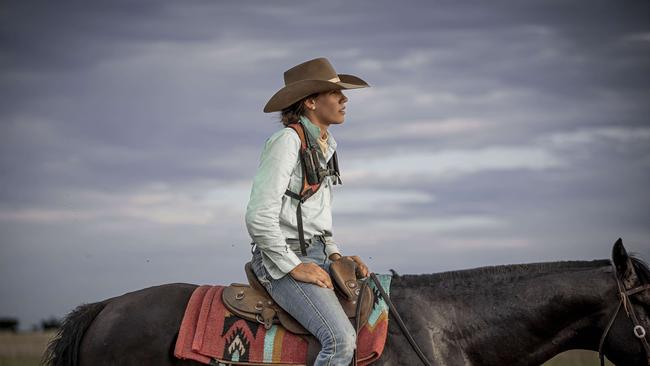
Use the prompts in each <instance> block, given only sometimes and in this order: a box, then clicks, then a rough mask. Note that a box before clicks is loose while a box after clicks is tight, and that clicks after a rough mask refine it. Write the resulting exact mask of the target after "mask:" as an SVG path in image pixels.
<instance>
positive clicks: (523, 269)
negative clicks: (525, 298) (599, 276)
mask: <svg viewBox="0 0 650 366" xmlns="http://www.w3.org/2000/svg"><path fill="white" fill-rule="evenodd" d="M609 265H610V262H609V260H608V259H595V260H592V261H558V262H539V263H524V264H505V265H496V266H484V267H478V268H471V269H463V270H457V271H446V272H439V273H427V274H404V275H399V274H397V272H395V271H394V270H392V269H391V272H392V273H393V276H396V277H397V278H401V279H404V280H412V283H413V284H414V285H416V286H417V285H418V284H430V283H431V282H440V281H442V282H450V281H465V280H468V279H473V278H480V277H495V276H498V277H502V276H517V275H521V276H530V275H536V274H549V273H551V272H559V271H564V272H565V271H567V270H576V271H578V270H585V269H592V268H598V267H603V266H609ZM646 270H647V266H646ZM649 273H650V272H649Z"/></svg>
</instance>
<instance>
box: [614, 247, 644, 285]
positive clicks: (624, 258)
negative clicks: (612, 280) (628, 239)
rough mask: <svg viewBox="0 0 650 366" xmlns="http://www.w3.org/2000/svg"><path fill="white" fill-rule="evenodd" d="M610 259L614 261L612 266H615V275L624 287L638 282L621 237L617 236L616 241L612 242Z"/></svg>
mask: <svg viewBox="0 0 650 366" xmlns="http://www.w3.org/2000/svg"><path fill="white" fill-rule="evenodd" d="M612 261H614V266H615V267H616V275H617V276H618V278H620V279H621V281H623V283H624V284H625V287H626V288H630V287H633V286H637V285H638V284H639V282H638V281H639V278H638V277H637V275H636V273H635V272H634V266H633V265H632V260H631V259H630V257H629V256H628V255H627V251H626V250H625V247H624V246H623V240H621V238H618V240H617V241H616V243H614V248H613V249H612Z"/></svg>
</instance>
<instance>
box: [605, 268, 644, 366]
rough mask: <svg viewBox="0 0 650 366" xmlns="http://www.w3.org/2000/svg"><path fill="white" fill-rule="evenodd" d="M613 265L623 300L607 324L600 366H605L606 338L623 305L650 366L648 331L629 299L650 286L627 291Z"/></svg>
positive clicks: (620, 296)
mask: <svg viewBox="0 0 650 366" xmlns="http://www.w3.org/2000/svg"><path fill="white" fill-rule="evenodd" d="M611 263H612V268H614V279H616V286H617V287H618V294H617V295H618V297H619V298H620V299H621V300H620V301H619V302H618V305H617V306H616V309H615V310H614V313H613V315H612V317H611V319H610V320H609V323H607V327H606V328H605V331H604V332H603V335H602V336H601V337H600V344H599V345H598V357H600V366H604V365H605V356H604V355H603V344H604V343H605V338H607V333H609V329H610V328H611V327H612V324H614V320H615V319H616V315H617V314H618V312H619V310H621V305H623V308H624V309H625V313H626V314H627V317H628V318H630V320H631V321H632V324H634V328H633V329H632V332H633V333H634V336H635V337H637V338H638V339H639V340H640V341H641V344H643V348H645V354H646V359H647V363H648V365H650V345H648V340H647V339H646V331H645V328H643V326H642V325H641V322H639V318H638V317H637V316H636V312H635V311H634V306H632V303H631V302H630V298H629V296H632V295H636V294H638V293H641V292H643V291H646V290H650V284H645V285H641V286H637V287H634V288H631V289H629V290H628V289H626V288H625V286H623V285H622V284H621V281H620V280H619V279H618V275H617V274H616V273H617V272H616V267H614V263H613V262H611Z"/></svg>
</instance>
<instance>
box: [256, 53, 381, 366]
mask: <svg viewBox="0 0 650 366" xmlns="http://www.w3.org/2000/svg"><path fill="white" fill-rule="evenodd" d="M284 80H285V84H286V85H285V86H284V87H283V88H282V89H280V90H279V91H278V92H276V93H275V95H273V97H271V99H270V100H269V101H268V103H267V104H266V106H265V107H264V112H266V113H269V112H274V111H281V114H280V118H281V121H282V123H283V125H284V126H285V128H282V129H280V130H279V131H276V132H275V133H273V134H272V135H271V137H269V138H268V139H267V140H266V143H265V146H264V150H263V152H262V155H261V158H260V164H259V167H258V170H257V173H256V175H255V178H254V180H253V187H252V189H251V194H250V201H249V203H248V206H247V210H246V226H247V229H248V232H249V234H250V236H251V238H252V239H253V243H251V244H252V245H254V247H253V248H254V250H253V249H252V252H253V258H252V261H251V264H252V268H253V271H254V272H255V274H256V276H257V277H258V279H259V280H260V282H261V283H262V285H263V286H264V287H265V288H266V289H267V291H268V293H269V294H270V295H271V297H272V298H273V299H274V300H275V301H276V303H277V304H278V305H280V306H281V307H282V308H284V310H286V311H287V312H288V313H289V314H291V315H292V316H293V317H294V318H295V319H296V320H298V322H300V323H301V324H302V325H303V326H304V327H305V329H307V330H309V331H310V332H311V333H312V334H313V335H314V336H316V338H318V340H319V341H320V343H321V351H320V353H319V354H318V356H317V359H316V363H315V365H348V364H349V363H350V361H351V360H352V358H353V355H354V350H355V348H356V333H355V329H354V327H353V326H352V324H351V323H350V321H349V320H348V317H347V316H346V314H345V312H344V311H343V308H342V307H341V305H340V303H339V300H338V298H337V297H336V294H335V293H334V288H333V286H332V280H331V278H330V267H329V266H330V263H331V262H332V261H336V260H341V259H342V258H346V260H347V259H351V260H353V261H355V262H356V263H357V265H358V268H359V272H360V275H361V276H363V277H366V276H367V275H368V267H367V266H366V265H365V264H364V263H363V261H361V259H360V258H359V256H356V255H353V256H349V257H342V256H341V252H340V250H339V248H338V246H337V244H336V242H335V241H334V240H333V239H332V229H331V228H332V213H331V202H332V184H337V183H340V182H341V181H340V178H339V173H338V163H337V161H336V155H335V150H336V141H335V140H334V137H332V134H331V133H330V132H329V127H330V126H332V125H340V124H342V123H343V120H344V119H345V103H346V102H347V101H348V98H347V97H346V96H345V95H344V94H343V92H342V91H341V90H342V89H357V88H365V87H368V86H369V85H368V84H367V83H366V82H365V81H363V80H362V79H360V78H358V77H356V76H353V75H346V74H337V73H336V71H335V70H334V68H333V67H332V65H331V64H330V62H329V61H328V60H327V59H326V58H316V59H313V60H310V61H306V62H304V63H301V64H299V65H297V66H295V67H293V68H291V69H289V70H287V71H286V72H285V73H284ZM292 125H293V126H292ZM289 127H291V128H289ZM300 134H302V135H303V136H300Z"/></svg>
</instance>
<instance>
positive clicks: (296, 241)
mask: <svg viewBox="0 0 650 366" xmlns="http://www.w3.org/2000/svg"><path fill="white" fill-rule="evenodd" d="M316 239H318V240H319V241H320V242H322V243H325V236H324V235H314V236H312V237H311V238H309V239H305V243H306V244H313V243H314V240H316ZM299 243H300V239H294V238H287V244H299Z"/></svg>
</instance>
